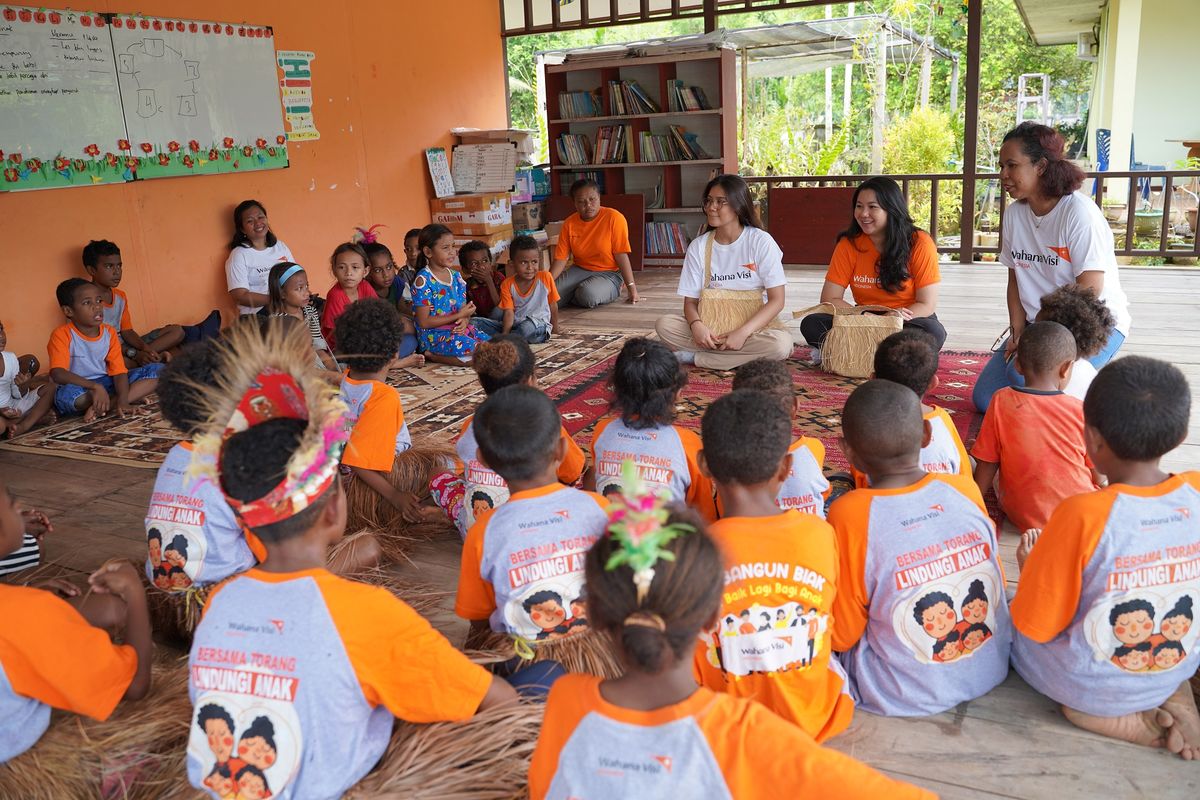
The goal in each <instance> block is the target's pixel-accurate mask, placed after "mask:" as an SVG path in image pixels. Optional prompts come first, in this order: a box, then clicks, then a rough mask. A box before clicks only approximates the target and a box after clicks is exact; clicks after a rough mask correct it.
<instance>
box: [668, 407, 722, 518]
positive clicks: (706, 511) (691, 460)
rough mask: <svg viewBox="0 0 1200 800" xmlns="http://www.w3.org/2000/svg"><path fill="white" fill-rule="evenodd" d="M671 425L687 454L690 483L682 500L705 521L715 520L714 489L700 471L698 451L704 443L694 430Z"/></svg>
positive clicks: (715, 502)
mask: <svg viewBox="0 0 1200 800" xmlns="http://www.w3.org/2000/svg"><path fill="white" fill-rule="evenodd" d="M673 427H674V428H675V430H676V432H677V433H678V434H679V442H680V444H682V445H683V452H684V453H686V454H687V465H688V472H689V473H690V474H691V481H692V483H691V485H690V486H688V490H687V495H686V496H685V497H684V500H686V501H687V504H688V505H689V506H691V507H692V508H694V509H695V510H696V513H698V514H699V515H700V516H702V517H704V520H705V521H706V522H716V520H717V501H716V498H715V494H716V489H715V488H714V487H713V483H712V480H711V479H709V478H707V477H706V476H705V475H704V473H703V472H701V471H700V451H701V450H702V449H703V448H704V445H703V443H701V441H700V437H699V436H697V435H696V432H695V431H690V430H688V429H687V428H681V427H679V426H678V425H675V426H673Z"/></svg>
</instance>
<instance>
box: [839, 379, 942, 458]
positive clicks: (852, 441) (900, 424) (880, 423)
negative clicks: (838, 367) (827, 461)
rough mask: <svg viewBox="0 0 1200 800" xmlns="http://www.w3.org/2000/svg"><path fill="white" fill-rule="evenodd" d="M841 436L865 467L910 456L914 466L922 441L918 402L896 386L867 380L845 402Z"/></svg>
mask: <svg viewBox="0 0 1200 800" xmlns="http://www.w3.org/2000/svg"><path fill="white" fill-rule="evenodd" d="M842 436H843V438H845V440H846V443H847V444H848V445H850V447H851V448H852V449H853V450H854V452H855V453H856V454H857V455H858V457H859V458H860V459H862V461H863V463H864V464H868V465H870V464H878V463H886V462H889V461H893V460H896V459H903V458H908V457H910V456H911V457H912V459H913V461H914V463H915V462H916V460H917V458H918V456H919V455H920V452H921V441H922V439H924V438H925V421H924V418H923V417H922V415H921V399H920V398H919V397H917V395H916V394H915V393H913V392H912V390H910V389H908V388H907V387H905V386H901V385H900V384H898V383H893V382H892V381H885V380H879V379H875V380H870V381H867V382H866V383H864V384H862V385H861V386H859V387H858V388H857V389H855V390H854V391H853V392H851V393H850V397H849V398H848V399H847V400H846V405H845V407H844V408H843V409H842Z"/></svg>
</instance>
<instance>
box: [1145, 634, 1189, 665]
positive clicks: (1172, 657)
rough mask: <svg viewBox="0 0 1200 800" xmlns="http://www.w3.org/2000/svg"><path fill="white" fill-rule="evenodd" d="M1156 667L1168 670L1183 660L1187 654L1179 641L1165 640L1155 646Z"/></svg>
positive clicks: (1153, 653)
mask: <svg viewBox="0 0 1200 800" xmlns="http://www.w3.org/2000/svg"><path fill="white" fill-rule="evenodd" d="M1152 655H1153V657H1154V669H1158V670H1167V669H1170V668H1171V667H1173V666H1175V665H1176V664H1178V663H1179V662H1180V661H1183V659H1184V657H1185V656H1186V655H1187V653H1186V652H1184V649H1183V645H1182V644H1180V643H1179V642H1172V641H1169V640H1168V641H1165V642H1163V643H1162V644H1160V645H1158V646H1157V647H1155V648H1154V650H1153V652H1152Z"/></svg>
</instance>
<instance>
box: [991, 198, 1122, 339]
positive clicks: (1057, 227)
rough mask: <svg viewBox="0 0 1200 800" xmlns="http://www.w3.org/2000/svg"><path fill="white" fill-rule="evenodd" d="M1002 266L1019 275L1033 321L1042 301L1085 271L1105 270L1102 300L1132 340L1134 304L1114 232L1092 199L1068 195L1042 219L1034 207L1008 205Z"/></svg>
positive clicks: (1025, 302)
mask: <svg viewBox="0 0 1200 800" xmlns="http://www.w3.org/2000/svg"><path fill="white" fill-rule="evenodd" d="M1000 263H1001V264H1004V266H1006V267H1008V268H1009V269H1011V270H1014V271H1015V273H1016V276H1017V289H1018V290H1019V291H1020V294H1021V305H1022V306H1023V307H1024V309H1025V316H1026V318H1027V319H1028V320H1029V321H1031V322H1032V321H1033V319H1034V318H1035V317H1037V313H1038V311H1039V310H1040V309H1041V307H1042V298H1043V297H1045V296H1046V295H1048V294H1050V293H1051V292H1053V291H1054V290H1055V289H1057V288H1058V287H1060V286H1065V285H1067V284H1071V283H1075V281H1076V279H1078V278H1079V276H1080V275H1081V274H1082V273H1084V272H1095V271H1102V272H1103V273H1104V288H1103V289H1102V290H1101V291H1100V299H1101V300H1103V301H1104V302H1105V303H1106V304H1107V305H1108V309H1109V311H1111V312H1112V314H1113V317H1115V318H1116V320H1117V330H1118V331H1120V332H1121V333H1123V334H1125V335H1126V336H1128V335H1129V324H1130V317H1129V300H1128V298H1126V297H1125V291H1124V290H1123V289H1122V288H1121V277H1120V275H1119V274H1118V272H1117V258H1116V255H1115V254H1114V253H1113V235H1112V230H1111V229H1109V227H1108V221H1107V220H1105V219H1104V215H1103V214H1102V213H1101V212H1100V209H1099V207H1097V205H1096V204H1095V203H1094V202H1093V201H1092V199H1091V198H1090V197H1088V196H1087V195H1085V194H1083V193H1081V192H1075V193H1074V194H1069V195H1067V196H1066V197H1063V198H1062V199H1061V200H1059V201H1058V205H1056V206H1054V208H1053V209H1051V210H1050V213H1049V214H1047V215H1046V216H1044V217H1041V218H1037V217H1034V215H1033V211H1032V210H1030V208H1029V203H1025V202H1018V203H1013V204H1012V205H1011V206H1009V207H1008V210H1007V211H1005V212H1004V232H1003V238H1002V241H1001V242H1000Z"/></svg>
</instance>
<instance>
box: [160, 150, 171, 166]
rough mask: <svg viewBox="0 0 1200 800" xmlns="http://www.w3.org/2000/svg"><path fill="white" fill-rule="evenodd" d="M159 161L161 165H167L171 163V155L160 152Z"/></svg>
mask: <svg viewBox="0 0 1200 800" xmlns="http://www.w3.org/2000/svg"><path fill="white" fill-rule="evenodd" d="M158 163H159V166H163V167H165V166H167V165H168V164H170V163H171V157H170V156H169V155H167V154H166V153H159V154H158Z"/></svg>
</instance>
